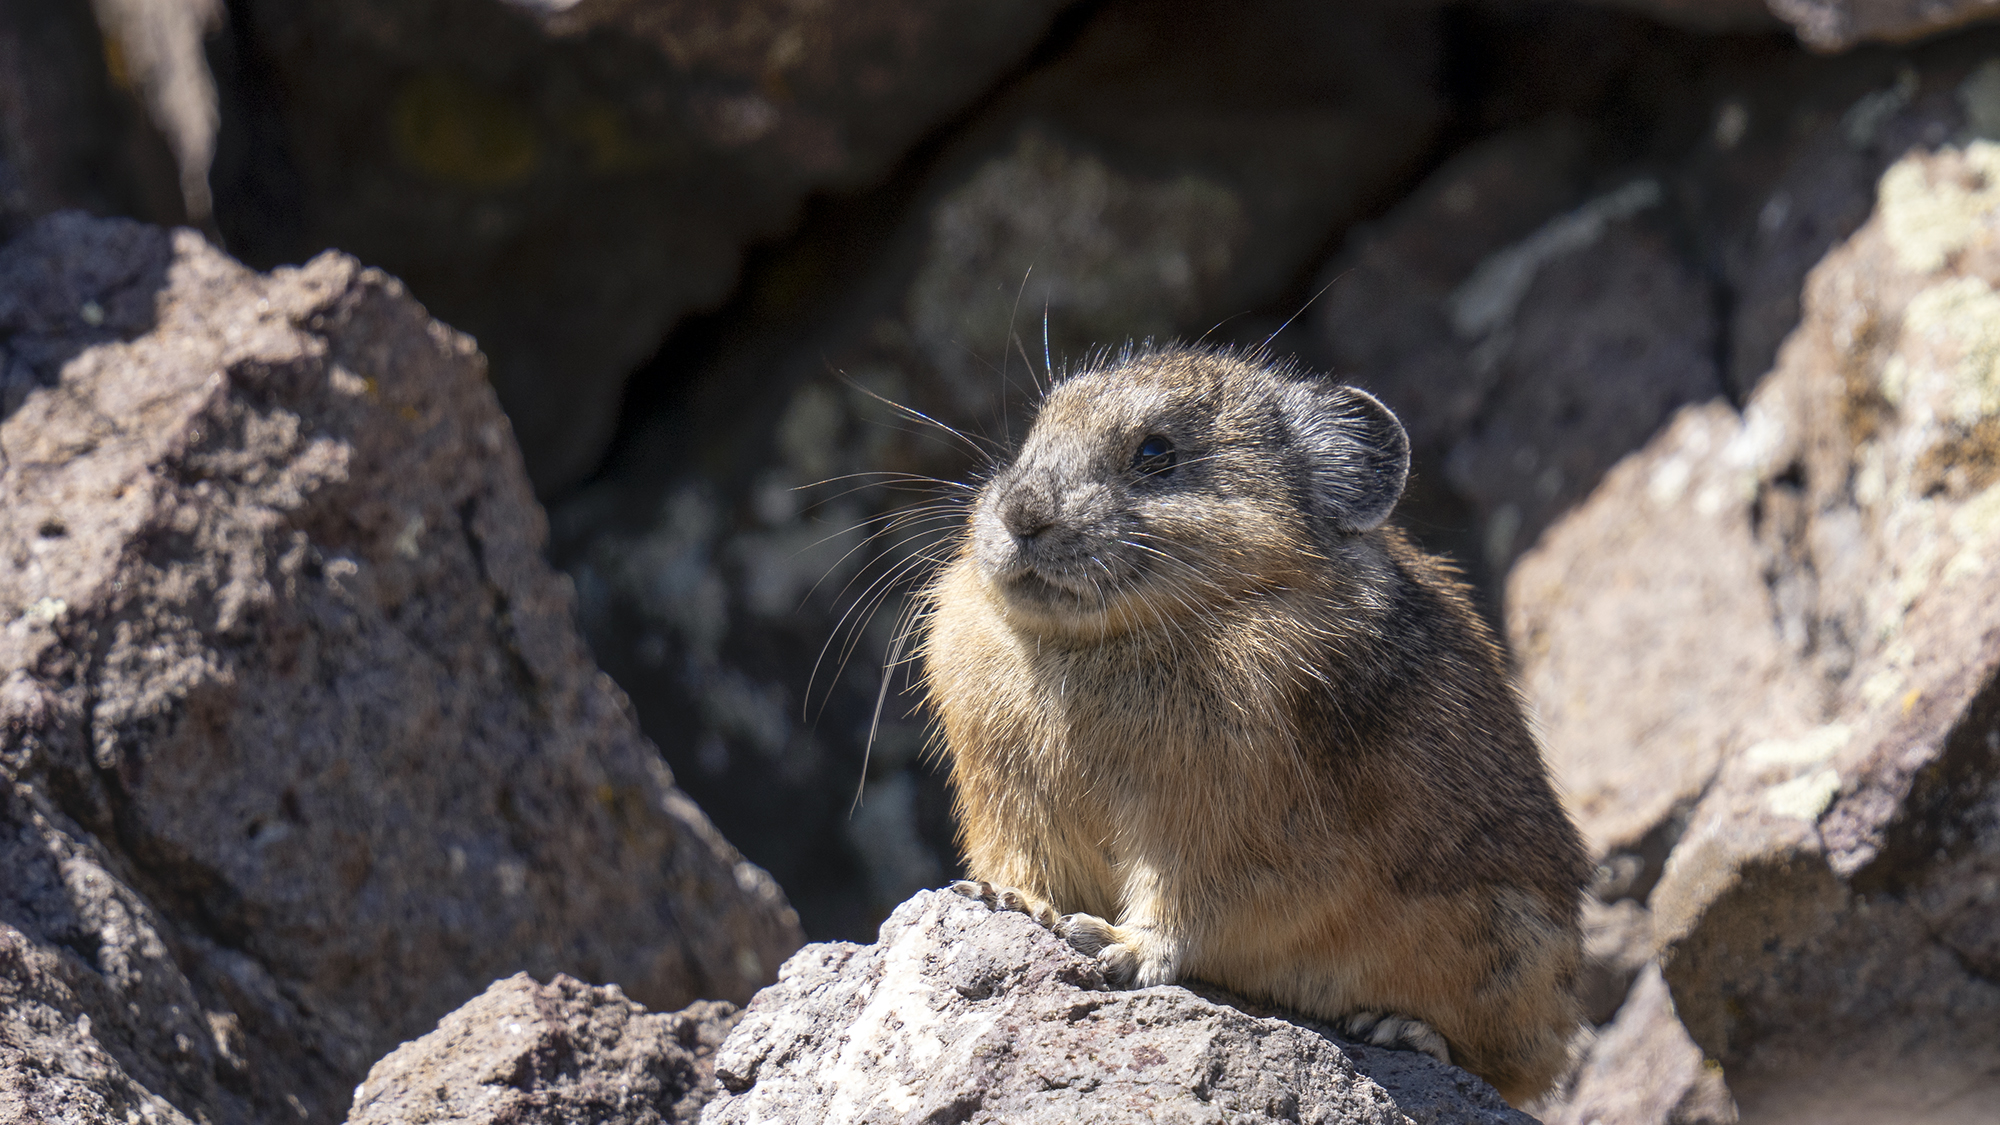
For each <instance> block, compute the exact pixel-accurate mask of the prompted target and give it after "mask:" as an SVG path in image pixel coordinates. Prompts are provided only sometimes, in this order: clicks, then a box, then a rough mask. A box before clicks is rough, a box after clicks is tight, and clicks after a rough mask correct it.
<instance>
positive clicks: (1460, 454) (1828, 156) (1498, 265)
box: [1305, 30, 2000, 585]
mask: <svg viewBox="0 0 2000 1125" xmlns="http://www.w3.org/2000/svg"><path fill="white" fill-rule="evenodd" d="M1515 33H1516V34H1520V32H1519V31H1518V30H1517V31H1516V32H1515ZM1981 42H1982V43H1983V44H1984V45H1985V47H1986V49H1987V50H1991V49H1993V45H1994V40H1993V39H1991V38H1990V37H1989V38H1987V39H1985V40H1983V41H1981ZM1974 47H1975V44H1973V43H1961V44H1957V45H1951V46H1945V45H1940V46H1938V47H1935V48H1925V49H1921V50H1910V51H1906V52H1903V53H1901V54H1889V53H1886V52H1882V53H1871V54H1868V55H1865V56H1855V57H1842V58H1837V59H1814V58H1808V57H1802V56H1799V55H1796V54H1778V53H1775V52H1774V53H1772V54H1771V55H1769V56H1766V57H1762V58H1757V59H1755V60H1753V61H1737V60H1731V59H1729V58H1727V57H1726V56H1722V55H1720V54H1719V53H1718V54H1715V55H1702V54H1698V53H1697V54H1695V55H1693V56H1691V57H1690V58H1688V59H1687V60H1685V62H1684V63H1683V65H1685V66H1686V67H1688V68H1689V69H1690V70H1692V71H1694V75H1693V77H1691V78H1690V80H1689V84H1690V86H1691V87H1692V92H1691V93H1688V94H1686V95H1684V96H1681V97H1675V98H1661V99H1660V100H1659V101H1657V102H1653V103H1649V104H1648V105H1647V107H1646V109H1645V111H1644V114H1645V116H1644V117H1643V118H1642V119H1643V120H1644V121H1645V122H1646V123H1647V124H1648V125H1649V126H1650V128H1646V129H1633V128H1628V127H1627V126H1626V124H1625V122H1624V119H1623V118H1619V119H1618V120H1617V123H1616V124H1615V125H1613V124H1611V123H1609V122H1607V121H1606V120H1604V119H1602V118H1594V117H1589V116H1583V115H1580V114H1576V113H1556V114H1550V115H1548V116H1544V117H1541V118H1538V119H1535V120H1533V121H1529V122H1526V123H1523V124H1520V125H1517V126H1515V127H1513V128H1510V129H1506V130H1503V131H1500V132H1497V133H1495V134H1493V135H1491V136H1489V137H1486V138H1483V139H1481V140H1480V141H1478V142H1476V143H1474V144H1472V145H1470V146H1467V147H1466V148H1464V149H1462V150H1460V151H1458V152H1456V153H1454V154H1453V155H1452V156H1451V157H1450V158H1449V159H1448V160H1446V161H1444V162H1443V163H1442V164H1441V165H1440V166H1439V167H1438V168H1437V169H1436V170H1435V171H1433V172H1432V173H1431V174H1430V175H1429V176H1427V177H1426V178H1425V180H1424V182H1422V183H1421V184H1419V185H1418V186H1417V187H1416V188H1415V190H1413V191H1412V192H1410V193H1409V194H1408V195H1407V196H1405V197H1404V198H1403V199H1402V200H1401V201H1399V202H1398V203H1397V204H1396V206H1395V207H1393V208H1391V209H1390V210H1389V211H1388V212H1387V213H1386V214H1384V215H1382V216H1381V217H1380V218H1379V219H1376V220H1374V221H1371V222H1368V223H1365V224H1361V225H1359V226H1357V227H1356V228H1355V229H1354V230H1353V231H1351V232H1350V233H1349V234H1348V236H1347V238H1346V239H1345V240H1344V243H1343V245H1342V247H1341V249H1340V252H1339V253H1338V254H1337V255H1336V256H1335V257H1334V258H1333V260H1332V261H1330V262H1329V263H1327V265H1326V266H1325V267H1324V269H1323V271H1322V273H1321V277H1322V279H1323V283H1324V284H1325V286H1326V292H1325V295H1324V296H1323V297H1322V298H1321V299H1320V300H1319V302H1318V305H1317V307H1316V308H1315V309H1314V311H1313V314H1312V324H1313V332H1312V337H1313V339H1311V340H1309V341H1306V342H1305V346H1307V347H1308V348H1309V349H1310V351H1309V354H1311V355H1312V356H1313V357H1314V358H1315V359H1316V360H1317V361H1318V362H1321V363H1323V364H1324V365H1325V366H1328V367H1330V368H1332V369H1333V370H1335V371H1337V372H1339V373H1340V374H1341V375H1342V376H1343V377H1344V378H1347V379H1350V380H1352V381H1354V382H1356V383H1358V384H1360V385H1362V386H1365V387H1368V388H1369V389H1371V390H1373V391H1375V392H1377V393H1378V394H1380V395H1381V396H1382V397H1383V398H1384V400H1385V401H1387V402H1388V403H1389V405H1390V406H1391V407H1392V408H1394V409H1395V410H1396V411H1397V412H1398V414H1399V415H1400V416H1401V417H1403V418H1404V420H1405V422H1406V424H1407V425H1408V426H1409V428H1410V432H1411V438H1412V441H1413V444H1414V446H1415V449H1414V454H1415V457H1416V460H1417V466H1418V472H1417V473H1416V474H1415V477H1414V482H1413V494H1412V496H1411V498H1410V500H1409V501H1408V502H1407V503H1406V504H1405V512H1406V515H1409V516H1411V517H1412V522H1413V524H1414V525H1415V526H1418V527H1422V528H1425V529H1426V532H1427V534H1435V531H1436V529H1440V528H1445V529H1452V530H1451V531H1449V532H1447V535H1446V537H1445V538H1444V539H1443V540H1442V545H1444V546H1447V547H1449V548H1451V549H1452V550H1453V552H1454V553H1456V554H1458V555H1459V556H1460V557H1461V558H1463V559H1464V560H1465V561H1467V562H1468V563H1470V564H1472V565H1473V566H1474V568H1475V570H1474V573H1475V576H1476V577H1485V576H1488V575H1490V576H1491V579H1492V581H1493V583H1494V584H1495V585H1498V584H1499V583H1500V582H1501V581H1502V580H1504V576H1505V574H1506V572H1507V569H1508V568H1509V567H1510V566H1511V565H1512V563H1513V561H1514V560H1515V559H1516V558H1517V557H1519V555H1520V554H1521V552H1523V551H1525V550H1527V549H1528V548H1530V547H1532V546H1533V545H1534V543H1535V541H1536V539H1537V537H1538V536H1539V535H1540V534H1541V532H1542V531H1543V529H1545V528H1547V527H1548V526H1549V525H1550V524H1551V523H1552V522H1553V521H1554V520H1556V519H1557V518H1558V517H1560V516H1561V515H1562V513H1563V512H1565V511H1567V510H1568V509H1569V508H1571V507H1572V506H1574V505H1575V504H1577V503H1578V502H1579V501H1581V500H1583V499H1584V498H1585V497H1587V496H1589V495H1590V494H1591V491H1592V489H1593V488H1595V487H1596V485H1597V482H1598V481H1599V480H1600V479H1601V478H1602V477H1603V475H1604V473H1605V472H1606V471H1607V470H1609V469H1610V468H1611V466H1613V465H1614V464H1616V463H1617V462H1618V460H1619V459H1620V458H1622V457H1624V456H1625V455H1627V454H1629V453H1631V452H1633V451H1635V450H1637V449H1639V448H1640V447H1641V446H1643V445H1644V444H1645V443H1646V442H1647V441H1648V440H1650V439H1651V438H1652V437H1653V435H1654V434H1655V433H1657V432H1658V431H1659V430H1660V429H1661V427H1663V426H1664V425H1665V424H1666V423H1667V421H1668V420H1669V419H1670V418H1672V417H1673V415H1674V412H1675V411H1676V410H1677V409H1678V408H1680V407H1682V406H1685V405H1688V404H1691V403H1700V402H1705V401H1708V400H1710V399H1713V398H1716V397H1730V398H1734V399H1736V400H1738V401H1741V399H1742V398H1743V397H1745V396H1747V395H1748V394H1749V393H1750V392H1751V390H1752V389H1753V388H1754V387H1755V386H1756V384H1757V382H1758V380H1759V379H1761V378H1762V377H1763V375H1764V374H1765V372H1767V371H1768V370H1769V369H1770V367H1771V363H1772V360H1773V358H1774V356H1775V354H1776V352H1777V348H1778V344H1779V343H1780V341H1782V340H1783V339H1784V337H1785V335H1786V334H1787V333H1789V332H1790V331H1791V330H1792V328H1793V327H1794V326H1795V325H1796V324H1797V323H1798V310H1799V305H1798V295H1799V291H1800V288H1801V285H1802V284H1803V281H1804V278H1805V274H1806V271H1807V270H1808V269H1810V268H1811V267H1812V266H1813V264H1814V263H1816V262H1817V261H1819V259H1820V258H1821V257H1822V256H1823V255H1824V254H1825V253H1826V252H1827V250H1829V249H1830V248H1831V247H1832V246H1833V245H1834V244H1835V243H1837V242H1838V241H1839V240H1840V239H1841V238H1843V237H1845V236H1846V235H1847V234H1848V233H1850V232H1852V231H1853V230H1854V229H1855V228H1856V227H1857V226H1859V225H1860V224H1861V222H1862V220H1863V219H1865V218H1866V217H1867V214H1868V209H1869V206H1870V204H1871V201H1872V197H1873V191H1874V183H1875V179H1876V178H1877V177H1878V176H1879V175H1880V174H1881V172H1882V170H1883V169H1884V168H1886V167H1887V166H1888V165H1889V163H1890V162H1891V161H1893V160H1895V159H1896V158H1897V157H1898V156H1900V155H1901V154H1902V153H1903V152H1905V151H1907V150H1908V148H1909V147H1910V146H1912V145H1915V144H1937V143H1939V142H1941V141H1944V140H1947V139H1949V138H1951V137H1953V136H1958V135H1962V134H1963V133H1964V132H1966V131H1967V130H1968V129H1971V128H1975V127H1977V125H1978V122H1980V121H1982V120H1986V119H1987V118H1984V117H1982V116H1981V115H1982V114H1986V113H1989V112H1990V110H1989V109H1988V108H1987V107H1988V105H1989V103H1990V102H1991V100H1992V98H1991V96H1990V95H1989V94H1988V91H1989V90H1992V89H1996V88H2000V87H1996V86H1995V83H1996V82H2000V75H1994V74H1990V73H1988V72H1986V71H1984V70H1982V68H1981V67H1979V66H1978V65H1975V63H1974V61H1973V58H1975V57H1976V56H1973V55H1972V49H1973V48H1974ZM1969 56H1971V57H1969ZM1649 64H1657V65H1666V64H1665V63H1659V62H1657V60H1655V59H1653V57H1652V55H1650V54H1648V53H1646V52H1644V51H1638V52H1635V53H1634V55H1633V57H1632V58H1631V60H1630V62H1629V64H1628V65H1629V67H1631V68H1633V69H1638V68H1641V67H1643V66H1645V65H1649ZM1583 93H1584V94H1587V95H1588V96H1589V97H1591V98H1601V97H1604V96H1607V95H1605V94H1604V93H1601V92H1596V93H1593V92H1592V91H1591V90H1586V91H1583ZM1584 104H1585V105H1586V106H1587V105H1588V104H1589V102H1588V101H1587V100H1586V101H1585V103H1584ZM1641 139H1643V140H1645V142H1646V144H1645V147H1644V148H1636V146H1637V145H1638V143H1639V141H1640V140H1641ZM1635 149H1636V150H1635ZM1635 165H1636V166H1637V167H1636V168H1635V167H1634V166H1635ZM1466 524H1469V525H1470V526H1469V527H1465V529H1464V531H1462V532H1460V531H1457V530H1456V529H1457V528H1459V527H1464V525H1466Z"/></svg>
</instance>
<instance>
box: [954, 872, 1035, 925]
mask: <svg viewBox="0 0 2000 1125" xmlns="http://www.w3.org/2000/svg"><path fill="white" fill-rule="evenodd" d="M951 889H952V890H953V891H954V892H955V893H957V894H962V895H964V896H965V897H966V898H969V899H975V900H977V901H979V902H983V903H985V904H986V905H987V906H989V907H991V908H992V909H994V910H1009V911H1013V912H1014V913H1016V914H1026V915H1027V916H1028V917H1030V918H1033V919H1034V920H1035V921H1036V922H1039V923H1040V924H1041V925H1042V926H1043V927H1045V928H1047V929H1051V930H1053V929H1055V928H1056V909H1055V907H1053V906H1050V905H1049V904H1048V903H1046V902H1043V901H1042V900H1041V899H1038V898H1036V897H1034V896H1033V895H1030V894H1027V893H1025V892H1023V891H1019V890H1016V889H1014V888H1013V887H996V886H994V885H993V884H991V883H989V882H987V881H985V880H984V879H960V880H958V881H956V882H954V883H953V884H952V885H951Z"/></svg>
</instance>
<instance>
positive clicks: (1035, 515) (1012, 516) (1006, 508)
mask: <svg viewBox="0 0 2000 1125" xmlns="http://www.w3.org/2000/svg"><path fill="white" fill-rule="evenodd" d="M1000 522H1001V523H1002V524H1003V525H1005V526H1006V528H1007V531H1008V533H1009V534H1010V535H1012V536H1013V537H1014V538H1016V539H1021V540H1029V539H1033V538H1034V537H1035V536H1037V535H1040V534H1041V533H1042V532H1044V531H1047V530H1048V529H1049V528H1051V527H1053V526H1055V522H1056V516H1055V505H1054V504H1052V503H1050V501H1049V498H1048V497H1046V496H1041V495H1037V494H1035V493H1033V492H1030V491H1028V490H1026V489H1023V490H1021V491H1018V492H1015V493H1013V494H1011V495H1009V496H1008V497H1007V499H1006V500H1005V502H1003V503H1002V504H1001V505H1000Z"/></svg>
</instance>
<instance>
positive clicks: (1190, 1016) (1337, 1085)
mask: <svg viewBox="0 0 2000 1125" xmlns="http://www.w3.org/2000/svg"><path fill="white" fill-rule="evenodd" d="M715 1073H716V1078H717V1080H718V1082H719V1083H720V1085H721V1087H722V1092H721V1093H720V1094H719V1095H718V1096H717V1098H716V1100H715V1101H713V1102H711V1103H710V1104H709V1107H708V1109H707V1111H706V1112H705V1113H704V1115H703V1118H702V1120H703V1121H705V1122H708V1123H709V1125H726V1123H728V1122H756V1121H770V1120H778V1121H826V1122H847V1121H861V1120H867V1121H910V1122H916V1121H936V1120H952V1121H965V1122H989V1121H1008V1122H1040V1121H1050V1122H1055V1121H1064V1122H1092V1123H1095V1122H1118V1121H1132V1122H1138V1121H1162V1120H1165V1121H1202V1122H1208V1121H1213V1122H1225V1121H1227V1122H1239V1123H1240V1122H1260V1121H1296V1122H1326V1123H1331V1122H1356V1123H1359V1122H1383V1123H1389V1122H1407V1121H1422V1122H1492V1123H1495V1125H1499V1123H1501V1122H1509V1123H1515V1122H1518V1123H1522V1125H1525V1123H1526V1121H1527V1120H1528V1119H1527V1118H1526V1117H1524V1116H1523V1115H1522V1114H1520V1113H1518V1112H1516V1111H1514V1110H1511V1109H1509V1108H1508V1107H1507V1104H1506V1103H1505V1102H1503V1101H1501V1100H1500V1098H1499V1095H1497V1094H1495V1093H1494V1092H1493V1090H1492V1088H1491V1087H1489V1086H1487V1085H1486V1084H1485V1083H1484V1082H1481V1081H1479V1080H1478V1079H1477V1078H1474V1077H1472V1076H1471V1075H1469V1074H1467V1073H1465V1072H1464V1071H1461V1070H1458V1069H1456V1068H1454V1067H1449V1066H1446V1065H1444V1064H1442V1063H1439V1062H1437V1061H1436V1060H1434V1059H1432V1058H1430V1057H1429V1056H1425V1055H1417V1054H1412V1053H1410V1052H1402V1051H1383V1050H1378V1049H1366V1048H1359V1047H1351V1046H1348V1045H1346V1044H1342V1043H1339V1042H1337V1041H1336V1040H1334V1039H1332V1038H1330V1037H1329V1036H1327V1035H1325V1034H1324V1033H1323V1032H1321V1031H1319V1030H1315V1029H1312V1028H1309V1027H1306V1026H1301V1025H1298V1024H1294V1023H1291V1022H1288V1021H1285V1020H1282V1019H1277V1018H1272V1017H1268V1016H1253V1015H1250V1014H1248V1013H1246V1012H1244V1011H1241V1010H1239V1009H1237V1008H1235V1007H1231V1006H1229V1005H1227V1004H1224V1003H1218V1002H1217V1001H1216V1000H1213V999H1210V998H1208V997H1205V996H1202V995H1198V994H1196V993H1194V992H1191V991H1189V990H1188V989H1186V988H1182V987H1179V986H1177V985H1166V986H1161V987H1156V988H1144V989H1139V990H1137V991H1132V992H1107V991H1104V981H1103V977H1102V975H1101V973H1100V972H1099V971H1098V969H1097V966H1096V963H1095V962H1094V961H1092V960H1091V959H1090V958H1087V957H1084V956H1082V955H1080V954H1078V953H1076V952H1075V951H1074V950H1072V949H1070V948H1069V946H1068V945H1066V944H1065V943H1063V942H1062V941H1061V940H1059V939H1058V938H1056V937H1055V936H1054V935H1053V934H1051V933H1049V932H1048V931H1046V930H1044V929H1042V928H1041V927H1040V926H1038V925H1036V924H1035V923H1034V922H1032V921H1030V920H1029V919H1028V918H1027V917H1026V916H1024V915H1020V914H1009V913H994V912H992V911H990V910H989V909H988V908H986V907H985V906H983V905H980V904H977V903H974V902H972V901H971V900H969V899H966V898H963V897H961V896H958V895H955V894H952V893H950V892H948V891H925V892H922V893H919V894H918V895H917V896H916V897H915V898H913V899H911V900H910V901H909V902H907V903H904V904H903V905H902V906H901V907H899V908H897V910H896V912H895V913H894V914H893V915H891V916H890V918H889V920H888V921H887V922H885V923H884V924H883V926H882V935H881V940H880V941H879V942H878V943H877V944H876V945H872V946H855V945H849V944H846V943H833V944H827V945H811V946H807V947H806V948H805V949H803V950H800V951H799V953H798V954H797V955H796V956H794V957H793V958H792V959H791V960H790V961H788V962H786V963H785V967H784V969H783V970H782V971H781V972H780V973H779V980H778V983H777V984H776V985H774V986H772V987H771V988H768V989H765V990H764V991H763V992H760V993H758V995H757V999H756V1000H754V1001H753V1002H752V1003H751V1005H750V1007H749V1008H748V1009H747V1010H746V1011H745V1012H744V1013H743V1017H742V1022H741V1023H739V1024H738V1025H737V1027H736V1030H735V1031H734V1032H732V1033H731V1034H730V1037H729V1039H728V1040H727V1041H725V1042H724V1043H723V1045H722V1049H721V1050H720V1051H719V1052H717V1054H716V1058H715Z"/></svg>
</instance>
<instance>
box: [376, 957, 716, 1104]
mask: <svg viewBox="0 0 2000 1125" xmlns="http://www.w3.org/2000/svg"><path fill="white" fill-rule="evenodd" d="M740 1014H741V1013H740V1011H739V1010H738V1009H737V1008H736V1006H735V1005H733V1004H728V1003H723V1002H721V1001H714V1000H702V1001H697V1002H696V1003H694V1004H692V1005H689V1006H688V1007H687V1008H686V1009H684V1010H682V1011H679V1012H648V1011H647V1010H646V1009H645V1008H644V1007H642V1006H640V1005H638V1004H634V1003H633V1002H632V1001H630V1000H628V999H626V998H625V994H624V993H623V992H621V991H620V990H619V988H618V986H617V985H606V986H604V987H601V988H594V987H592V986H590V985H587V984H584V983H583V982H582V981H579V980H577V979H575V978H574V977H569V976H564V975H562V974H560V973H558V974H557V975H556V977H555V979H553V980H551V981H550V982H549V983H548V984H545V985H544V984H538V983H536V982H535V980H534V978H533V977H530V976H528V974H526V973H516V974H515V975H513V976H511V977H508V978H507V979H506V980H499V981H494V982H493V984H492V986H491V987H490V988H488V989H487V990H486V991H485V992H483V993H481V994H480V995H478V996H476V997H474V998H473V999H472V1000H470V1001H468V1002H467V1003H466V1004H465V1006H464V1007H462V1008H459V1009H458V1010H457V1011H455V1012H452V1013H451V1014H450V1015H448V1016H446V1017H445V1018H444V1019H443V1020H441V1021H439V1023H438V1026H437V1030H435V1031H432V1032H430V1033H429V1034H427V1035H425V1036H424V1037H423V1038H421V1039H416V1040H412V1041H411V1042H408V1043H405V1044H403V1045H402V1046H401V1047H398V1048H396V1049H395V1051H393V1052H391V1053H390V1054H389V1056H388V1057H387V1058H385V1059H383V1060H382V1061H381V1062H378V1063H376V1064H375V1065H374V1066H373V1067H372V1068H370V1070H369V1071H368V1078H367V1080H366V1081H365V1082H363V1083H362V1084H361V1085H359V1086H357V1087H355V1089H354V1109H353V1111H352V1112H351V1113H349V1114H348V1117H347V1121H348V1125H377V1123H379V1125H392V1123H401V1122H410V1121H431V1122H438V1123H440V1125H443V1123H446V1122H451V1123H457V1125H487V1123H491V1125H502V1123H508V1125H535V1123H542V1122H547V1123H548V1125H568V1123H572V1122H575V1123H587V1125H660V1123H662V1122H693V1121H695V1120H696V1119H698V1118H699V1117H700V1115H701V1107H702V1106H703V1105H704V1104H706V1102H707V1101H708V1099H709V1098H710V1097H712V1096H713V1095H714V1093H715V1049H716V1047H718V1046H719V1045H720V1044H721V1043H722V1040H723V1038H724V1037H725V1036H727V1035H728V1034H729V1031H730V1029H731V1028H733V1027H735V1026H736V1021H737V1019H738V1017H739V1016H740Z"/></svg>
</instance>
